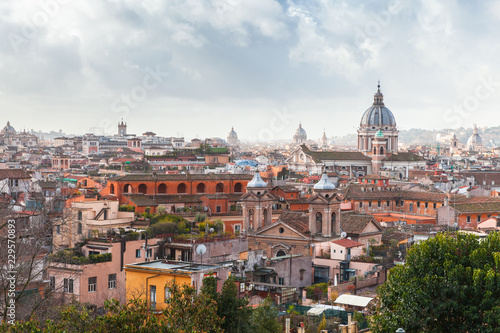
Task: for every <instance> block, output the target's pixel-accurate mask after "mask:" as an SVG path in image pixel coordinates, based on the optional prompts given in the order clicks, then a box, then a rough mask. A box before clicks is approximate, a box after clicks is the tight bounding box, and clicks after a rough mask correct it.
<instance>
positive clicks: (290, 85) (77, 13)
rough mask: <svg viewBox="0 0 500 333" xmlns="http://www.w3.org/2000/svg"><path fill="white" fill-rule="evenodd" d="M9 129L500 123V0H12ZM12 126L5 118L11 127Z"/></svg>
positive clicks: (5, 16) (5, 24) (262, 129)
mask: <svg viewBox="0 0 500 333" xmlns="http://www.w3.org/2000/svg"><path fill="white" fill-rule="evenodd" d="M0 31H1V38H0V107H1V110H2V111H1V119H0V122H3V123H5V122H6V121H7V120H10V121H11V123H12V125H13V126H14V127H15V128H16V129H18V130H19V129H23V128H26V129H35V130H44V131H48V130H59V129H62V130H63V131H64V132H66V133H74V134H83V133H86V132H89V131H92V132H94V133H97V134H101V133H103V132H105V133H108V134H111V133H115V132H116V123H117V122H118V121H119V120H120V119H121V118H123V119H124V120H125V121H126V122H127V124H128V127H129V132H131V133H136V134H140V133H143V132H145V131H148V130H151V131H154V132H156V133H157V134H159V135H163V136H178V135H183V136H185V137H187V138H193V137H195V136H198V137H207V136H220V137H225V136H226V135H227V133H228V131H229V130H230V128H231V126H234V128H235V130H236V131H237V133H238V135H239V137H240V138H242V139H261V140H267V139H281V138H290V137H291V136H292V135H293V133H294V131H295V129H296V128H297V126H298V124H299V122H302V124H303V127H304V128H305V129H306V131H307V133H308V136H309V137H310V138H319V137H320V136H321V134H322V132H323V129H325V130H326V133H327V135H328V136H336V135H344V134H348V133H355V131H356V129H357V126H358V125H359V120H360V118H361V115H362V113H363V112H364V110H365V109H366V108H368V107H369V106H370V105H371V103H372V102H373V93H374V92H375V90H376V85H377V80H379V79H380V80H381V86H382V92H383V93H384V95H385V102H386V106H387V107H389V108H390V109H391V110H392V112H393V113H394V115H395V117H396V121H397V123H398V126H399V128H400V129H410V128H455V127H460V126H464V127H471V126H472V124H473V123H474V122H476V123H477V124H478V126H498V125H499V121H498V120H499V117H498V109H499V107H498V106H499V105H500V69H499V60H498V59H499V54H500V52H499V51H500V50H499V48H500V43H499V42H498V41H499V37H498V31H500V4H499V2H498V1H465V0H462V1H446V0H445V1H443V0H436V1H433V0H422V1H411V2H409V1H402V0H391V1H379V0H373V1H369V0H364V1H356V0H346V1H328V0H317V1H312V0H288V1H285V0H282V1H273V0H245V1H243V0H242V1H240V0H220V1H208V0H206V1H205V0H169V1H165V0H144V1H138V0H134V1H132V0H123V1H121V0H115V1H112V0H102V1H77V0H59V1H56V0H40V1H36V2H35V1H32V0H3V1H1V2H0ZM2 119H3V120H2Z"/></svg>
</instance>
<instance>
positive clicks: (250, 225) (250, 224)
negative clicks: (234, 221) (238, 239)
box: [248, 209, 254, 228]
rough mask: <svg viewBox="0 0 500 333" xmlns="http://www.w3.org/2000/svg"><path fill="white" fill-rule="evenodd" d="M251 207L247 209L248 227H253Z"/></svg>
mask: <svg viewBox="0 0 500 333" xmlns="http://www.w3.org/2000/svg"><path fill="white" fill-rule="evenodd" d="M253 218H254V216H253V209H249V210H248V227H249V228H253Z"/></svg>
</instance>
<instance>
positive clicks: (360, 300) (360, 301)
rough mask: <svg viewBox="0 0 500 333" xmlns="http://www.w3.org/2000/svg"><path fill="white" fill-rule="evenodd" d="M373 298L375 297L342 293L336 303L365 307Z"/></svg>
mask: <svg viewBox="0 0 500 333" xmlns="http://www.w3.org/2000/svg"><path fill="white" fill-rule="evenodd" d="M372 300H373V298H371V297H364V296H356V295H347V294H344V295H340V296H339V297H338V298H337V300H335V302H334V303H337V304H344V305H351V306H359V307H362V308H365V307H366V306H367V305H368V303H370V302H371V301H372Z"/></svg>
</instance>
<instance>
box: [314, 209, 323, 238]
mask: <svg viewBox="0 0 500 333" xmlns="http://www.w3.org/2000/svg"><path fill="white" fill-rule="evenodd" d="M316 232H317V233H321V232H323V214H321V213H320V212H317V213H316Z"/></svg>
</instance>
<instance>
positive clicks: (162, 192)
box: [158, 183, 167, 194]
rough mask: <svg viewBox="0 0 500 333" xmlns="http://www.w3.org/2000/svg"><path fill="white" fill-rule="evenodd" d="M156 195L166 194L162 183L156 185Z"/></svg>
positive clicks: (164, 185) (165, 186) (165, 188)
mask: <svg viewBox="0 0 500 333" xmlns="http://www.w3.org/2000/svg"><path fill="white" fill-rule="evenodd" d="M158 193H159V194H165V193H167V185H166V184H164V183H161V184H160V185H158Z"/></svg>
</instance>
